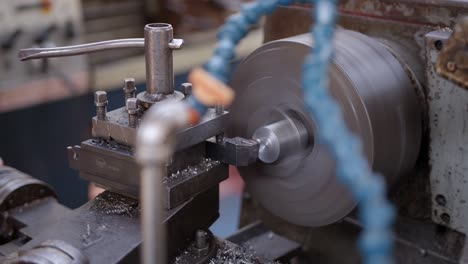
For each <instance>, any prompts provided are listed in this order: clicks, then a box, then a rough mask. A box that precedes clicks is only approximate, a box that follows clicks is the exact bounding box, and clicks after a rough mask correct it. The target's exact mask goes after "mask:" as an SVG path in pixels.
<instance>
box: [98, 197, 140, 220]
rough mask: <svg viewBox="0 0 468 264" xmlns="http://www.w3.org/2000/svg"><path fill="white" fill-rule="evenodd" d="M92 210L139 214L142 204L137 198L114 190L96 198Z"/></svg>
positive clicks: (118, 213) (131, 214)
mask: <svg viewBox="0 0 468 264" xmlns="http://www.w3.org/2000/svg"><path fill="white" fill-rule="evenodd" d="M90 209H91V210H95V211H99V212H104V213H105V214H107V215H127V216H130V217H136V216H138V213H139V211H140V204H139V202H138V201H137V200H134V199H132V198H128V197H125V196H122V195H120V194H116V193H112V192H103V193H102V194H100V195H98V196H97V197H96V198H95V199H94V203H93V204H92V205H91V208H90Z"/></svg>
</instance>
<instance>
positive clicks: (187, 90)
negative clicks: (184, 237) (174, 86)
mask: <svg viewBox="0 0 468 264" xmlns="http://www.w3.org/2000/svg"><path fill="white" fill-rule="evenodd" d="M180 90H181V91H182V93H183V94H184V95H185V97H189V96H190V95H192V84H191V83H183V84H182V85H180Z"/></svg>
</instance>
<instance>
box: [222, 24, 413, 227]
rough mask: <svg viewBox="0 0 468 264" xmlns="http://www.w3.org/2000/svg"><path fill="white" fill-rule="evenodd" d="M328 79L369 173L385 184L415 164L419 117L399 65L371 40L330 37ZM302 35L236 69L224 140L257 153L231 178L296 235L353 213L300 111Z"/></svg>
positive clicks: (344, 34) (307, 42)
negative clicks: (231, 138)
mask: <svg viewBox="0 0 468 264" xmlns="http://www.w3.org/2000/svg"><path fill="white" fill-rule="evenodd" d="M335 45H336V53H335V56H334V59H333V63H332V66H331V71H330V76H329V77H330V93H331V94H332V95H333V96H334V97H335V98H336V100H337V102H338V103H339V104H340V106H341V108H342V111H343V115H344V118H345V120H346V122H347V124H348V126H349V127H350V128H351V129H352V130H353V132H354V133H356V134H357V135H359V136H360V137H361V139H362V142H363V149H364V152H365V154H366V156H367V158H368V159H369V161H370V164H372V166H373V169H374V170H375V171H377V172H379V173H382V174H383V175H384V176H385V178H386V179H387V180H388V182H390V183H391V182H392V181H393V180H395V179H396V177H397V176H400V175H402V174H403V173H405V172H407V171H408V170H409V169H410V168H412V166H413V165H414V162H415V160H416V158H417V155H418V151H419V145H420V140H421V110H420V104H419V100H418V97H417V95H416V94H417V93H416V90H415V89H416V88H415V86H414V85H413V83H412V82H411V79H410V77H409V76H408V73H407V72H406V71H405V67H404V65H402V64H401V63H400V61H399V60H398V59H397V58H396V57H395V56H394V55H393V54H392V52H391V51H390V50H388V49H387V47H385V46H384V45H382V44H381V43H379V42H378V41H377V40H375V39H372V38H369V37H366V36H364V35H362V34H360V33H356V32H351V31H346V30H339V31H338V32H337V34H336V38H335ZM312 46H313V40H312V39H311V37H310V35H300V36H296V37H292V38H289V39H283V40H278V41H274V42H270V43H267V44H265V45H264V46H262V47H260V48H259V49H257V50H256V51H254V52H253V53H252V54H251V55H250V56H248V57H247V58H246V59H245V60H244V61H243V62H242V63H241V64H240V65H239V67H238V69H237V71H236V72H235V74H234V76H233V80H232V87H233V88H234V89H235V90H236V94H237V97H236V101H235V102H234V104H233V105H232V107H231V109H230V110H231V117H230V129H229V131H230V133H231V135H237V136H241V137H245V138H254V139H256V140H257V141H258V142H259V143H260V151H259V159H260V160H261V162H257V163H256V164H254V165H251V166H249V167H243V168H239V171H240V174H241V176H242V177H243V178H244V180H245V181H246V184H247V190H248V191H249V192H250V193H251V195H252V196H253V197H254V198H255V199H256V200H258V201H259V202H260V204H262V205H263V206H264V207H265V208H266V209H267V210H269V211H270V212H272V213H273V214H275V215H277V216H280V217H281V218H283V219H285V220H287V221H289V222H291V223H294V224H298V225H302V226H322V225H327V224H330V223H333V222H336V221H337V220H339V219H341V218H343V217H344V216H346V215H347V214H348V213H349V212H351V210H353V208H354V207H355V206H356V203H357V202H356V201H355V200H354V199H353V198H352V196H351V194H350V193H349V192H348V190H347V189H346V188H345V187H344V186H343V185H342V184H341V183H340V182H339V181H338V179H337V178H336V177H335V174H336V171H335V161H334V158H333V157H331V155H330V153H329V151H328V149H327V148H326V147H325V146H324V145H322V144H321V142H320V141H319V140H318V135H317V127H316V125H315V124H316V123H315V122H314V120H313V119H312V118H311V116H310V114H309V112H308V111H307V109H306V107H305V105H304V102H303V96H304V95H303V89H302V72H303V68H302V67H303V66H302V65H303V62H304V58H305V57H306V56H307V54H309V52H310V49H311V47H312Z"/></svg>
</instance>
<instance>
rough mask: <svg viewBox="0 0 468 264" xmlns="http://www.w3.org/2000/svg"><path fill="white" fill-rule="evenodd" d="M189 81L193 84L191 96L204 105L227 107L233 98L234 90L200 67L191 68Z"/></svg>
mask: <svg viewBox="0 0 468 264" xmlns="http://www.w3.org/2000/svg"><path fill="white" fill-rule="evenodd" d="M189 82H191V83H192V85H193V92H192V93H193V96H195V97H196V98H197V99H198V100H199V101H200V102H201V103H202V104H204V105H206V106H214V105H217V104H219V105H222V106H224V107H228V106H230V105H231V103H232V101H233V100H234V91H233V90H232V89H231V88H230V87H229V86H227V85H226V84H224V83H223V82H221V81H220V80H218V79H216V78H215V77H213V76H212V75H211V74H210V73H208V72H207V71H205V70H204V69H202V68H196V69H194V70H192V72H191V73H190V75H189Z"/></svg>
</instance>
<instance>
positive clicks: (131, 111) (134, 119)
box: [126, 98, 138, 128]
mask: <svg viewBox="0 0 468 264" xmlns="http://www.w3.org/2000/svg"><path fill="white" fill-rule="evenodd" d="M126 106H127V112H128V126H129V127H133V128H135V127H137V125H138V115H137V114H138V100H137V99H136V98H128V99H127V105H126Z"/></svg>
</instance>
